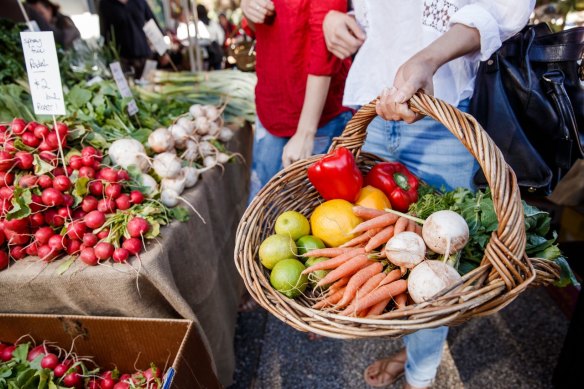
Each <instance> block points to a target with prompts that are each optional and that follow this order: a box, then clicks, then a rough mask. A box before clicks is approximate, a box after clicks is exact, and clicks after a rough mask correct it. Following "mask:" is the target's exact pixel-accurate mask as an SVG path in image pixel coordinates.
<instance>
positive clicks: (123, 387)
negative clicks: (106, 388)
mask: <svg viewBox="0 0 584 389" xmlns="http://www.w3.org/2000/svg"><path fill="white" fill-rule="evenodd" d="M113 389H130V384H128V383H127V382H118V383H117V384H116V385H115V386H114V388H113Z"/></svg>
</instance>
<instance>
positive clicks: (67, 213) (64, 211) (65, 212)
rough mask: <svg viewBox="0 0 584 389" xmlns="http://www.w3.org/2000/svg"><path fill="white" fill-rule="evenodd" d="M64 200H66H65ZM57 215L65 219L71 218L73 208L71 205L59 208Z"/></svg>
mask: <svg viewBox="0 0 584 389" xmlns="http://www.w3.org/2000/svg"><path fill="white" fill-rule="evenodd" d="M63 201H64V200H63ZM57 216H60V217H62V218H63V220H65V219H67V218H71V209H69V207H62V208H59V209H58V210H57Z"/></svg>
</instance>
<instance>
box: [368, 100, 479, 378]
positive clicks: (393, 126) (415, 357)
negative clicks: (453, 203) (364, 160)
mask: <svg viewBox="0 0 584 389" xmlns="http://www.w3.org/2000/svg"><path fill="white" fill-rule="evenodd" d="M468 103H469V101H468V100H464V101H462V102H461V103H460V104H459V106H458V109H460V110H461V111H465V112H466V111H467V110H468ZM363 151H367V152H370V153H373V154H376V155H377V156H379V157H381V158H383V159H386V160H390V161H399V162H401V163H403V164H404V165H406V166H407V167H408V169H410V170H411V172H412V173H414V174H415V175H417V176H418V177H420V178H421V179H422V180H424V181H426V182H427V183H428V184H430V185H432V186H434V187H435V188H438V189H440V188H442V187H444V188H445V189H446V190H451V189H454V188H456V187H459V186H463V187H467V188H471V189H473V188H474V184H473V176H474V174H475V172H476V171H477V169H478V162H477V161H476V160H475V159H474V157H473V156H472V155H471V154H470V153H469V152H468V150H467V149H466V148H465V147H464V146H463V145H462V143H461V142H460V141H459V140H458V139H457V138H456V137H455V136H454V135H453V134H452V133H451V132H450V131H449V130H448V129H447V128H446V127H444V126H443V125H442V124H440V123H438V122H436V121H435V120H434V119H431V118H427V117H426V118H424V119H422V120H419V121H417V122H415V123H413V124H407V123H404V122H394V121H386V120H383V119H382V118H381V117H379V116H378V117H376V118H375V119H374V120H373V121H372V122H371V124H369V127H368V128H367V139H366V140H365V145H364V146H363ZM447 334H448V327H438V328H432V329H428V330H420V331H417V332H414V333H412V334H409V335H406V336H404V343H405V346H406V352H407V360H406V367H405V376H406V380H407V382H408V383H409V384H410V385H412V386H415V387H425V386H429V385H430V384H431V383H432V380H433V379H434V377H435V376H436V371H437V370H438V366H439V365H440V360H441V359H442V350H443V348H444V343H445V341H446V335H447Z"/></svg>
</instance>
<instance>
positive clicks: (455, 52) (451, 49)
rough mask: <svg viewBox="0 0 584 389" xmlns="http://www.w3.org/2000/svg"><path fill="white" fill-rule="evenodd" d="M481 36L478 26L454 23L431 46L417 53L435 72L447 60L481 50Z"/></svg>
mask: <svg viewBox="0 0 584 389" xmlns="http://www.w3.org/2000/svg"><path fill="white" fill-rule="evenodd" d="M480 48H481V37H480V34H479V31H478V30H477V29H476V28H472V27H467V26H465V25H463V24H454V25H453V26H452V27H451V28H450V30H448V31H447V32H445V33H444V34H443V35H442V36H441V37H440V38H438V39H436V40H435V41H434V42H432V43H431V44H430V45H429V46H427V47H426V48H424V49H423V50H421V51H420V52H418V53H417V54H416V56H420V57H421V58H422V59H424V60H426V61H428V62H429V63H430V64H431V65H432V68H433V69H434V72H435V71H436V70H438V68H440V66H442V65H444V64H445V63H447V62H450V61H452V60H453V59H456V58H459V57H462V56H464V55H466V54H469V53H473V52H475V51H478V50H480Z"/></svg>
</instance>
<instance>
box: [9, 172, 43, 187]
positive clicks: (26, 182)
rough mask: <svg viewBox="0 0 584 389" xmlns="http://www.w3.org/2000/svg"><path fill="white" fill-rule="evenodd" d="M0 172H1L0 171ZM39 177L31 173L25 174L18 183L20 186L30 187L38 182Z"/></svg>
mask: <svg viewBox="0 0 584 389" xmlns="http://www.w3.org/2000/svg"><path fill="white" fill-rule="evenodd" d="M0 174H1V173H0ZM38 180H39V178H38V177H37V176H35V175H32V174H25V175H24V176H22V177H20V179H19V180H18V185H19V186H20V187H21V188H32V187H33V186H35V185H36V184H37V182H38Z"/></svg>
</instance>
